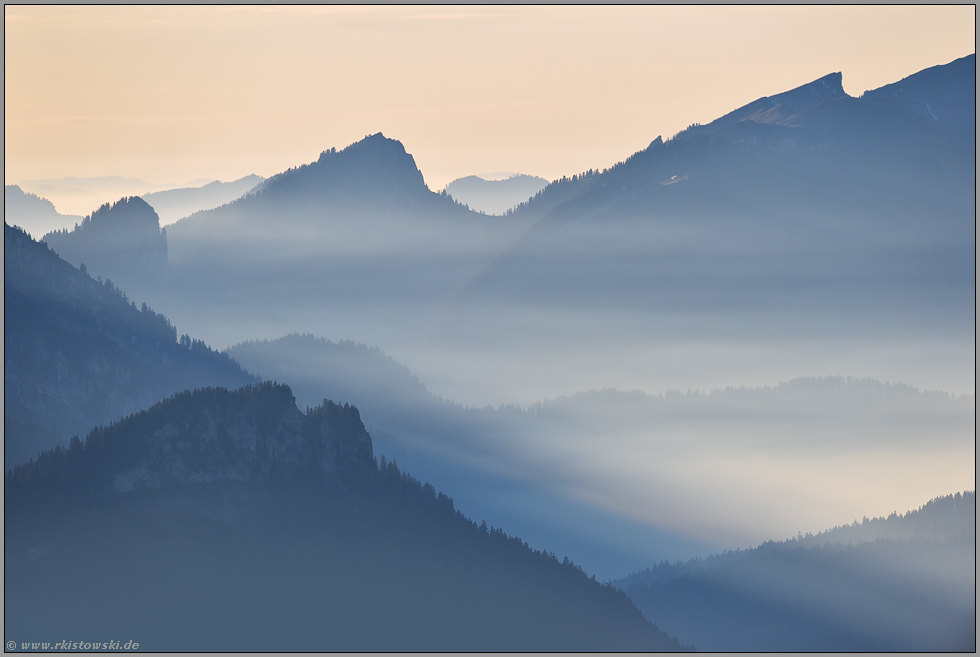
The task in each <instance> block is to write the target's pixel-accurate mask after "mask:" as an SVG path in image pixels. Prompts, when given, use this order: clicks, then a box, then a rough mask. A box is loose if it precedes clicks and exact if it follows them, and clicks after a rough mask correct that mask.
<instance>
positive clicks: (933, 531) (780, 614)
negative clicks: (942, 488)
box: [614, 492, 976, 651]
mask: <svg viewBox="0 0 980 657" xmlns="http://www.w3.org/2000/svg"><path fill="white" fill-rule="evenodd" d="M614 584H615V585H617V586H619V587H620V588H622V589H623V590H625V591H626V592H627V593H628V594H629V595H630V597H631V598H632V599H633V601H634V602H636V603H637V605H638V606H639V607H640V608H641V609H642V610H643V611H644V613H645V614H647V616H648V617H655V618H657V619H658V620H660V622H661V624H662V625H663V626H664V627H666V628H668V630H670V631H677V632H678V634H679V636H680V637H681V639H682V640H688V641H691V640H694V641H697V645H698V646H699V647H700V648H702V649H707V650H718V651H842V650H843V651H936V650H945V651H973V650H974V649H975V647H976V643H975V639H976V495H975V493H974V492H967V493H963V494H960V493H957V494H956V495H949V496H946V497H941V498H936V499H934V500H932V501H930V502H929V503H928V504H925V505H924V506H922V507H921V508H919V509H918V510H915V511H910V512H908V513H906V514H904V515H898V514H895V513H893V514H892V515H891V516H889V517H888V518H876V519H874V520H870V521H869V520H868V518H864V520H863V522H861V523H858V522H857V521H855V522H854V524H853V525H850V526H844V527H837V528H835V529H833V530H829V531H827V532H821V533H820V534H818V535H816V536H810V535H807V536H799V537H798V538H795V539H790V540H788V541H783V542H779V543H775V542H771V541H770V542H768V543H765V544H763V545H761V546H759V547H757V548H754V549H752V550H746V551H736V552H726V553H724V554H720V555H715V556H711V557H709V558H707V559H694V560H690V561H688V562H684V563H681V562H677V563H675V564H670V563H667V562H664V563H662V564H660V565H659V566H656V567H654V568H650V569H647V570H645V571H643V572H640V573H636V574H634V575H631V576H630V577H628V578H625V579H623V580H620V581H617V582H614Z"/></svg>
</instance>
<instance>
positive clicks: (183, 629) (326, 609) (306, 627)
mask: <svg viewBox="0 0 980 657" xmlns="http://www.w3.org/2000/svg"><path fill="white" fill-rule="evenodd" d="M4 510H5V545H4V548H5V555H6V558H5V560H4V586H5V589H4V590H5V593H6V594H7V595H8V596H10V598H11V599H16V600H17V601H18V603H17V604H16V605H7V607H6V611H5V627H6V628H7V631H8V632H11V633H18V634H19V635H23V636H41V635H48V634H50V635H52V636H59V637H60V636H61V635H64V634H66V633H69V634H73V635H74V634H76V633H79V632H81V633H87V634H92V635H98V637H99V638H108V637H109V636H117V635H119V633H120V632H123V633H124V634H125V636H126V637H127V638H129V636H130V634H132V635H133V636H134V637H139V641H140V647H141V649H146V650H160V651H181V650H190V649H195V650H277V651H282V650H286V651H309V650H327V651H337V650H340V651H345V650H348V651H349V650H355V651H361V650H383V651H405V650H408V651H447V650H449V651H512V650H535V651H548V650H567V651H579V650H588V651H654V650H667V651H672V652H673V651H680V650H682V649H683V648H684V647H683V646H681V645H680V644H679V643H677V641H675V640H673V639H670V638H669V637H668V636H667V635H665V634H664V633H663V632H661V631H659V630H658V629H657V628H656V627H655V626H654V625H652V624H651V623H650V622H649V621H647V620H645V619H644V618H643V617H642V616H641V614H640V612H639V611H638V610H637V609H636V608H635V607H634V606H633V605H632V604H631V603H630V602H629V600H628V599H627V598H626V596H625V595H624V594H623V593H622V592H620V591H617V590H615V589H613V588H612V587H609V586H603V585H601V584H599V583H598V582H596V581H595V579H594V578H593V579H591V580H590V579H589V578H588V577H587V576H586V575H585V574H584V573H583V572H582V571H581V570H580V569H578V568H576V567H575V566H574V565H573V564H570V563H569V562H568V559H567V558H566V559H565V560H564V561H563V562H559V561H558V559H557V558H556V557H555V556H554V555H552V554H550V553H545V552H540V551H537V552H536V551H532V550H531V549H529V548H528V547H527V545H526V544H524V543H522V542H521V541H520V540H519V539H516V538H512V537H509V536H507V535H506V534H504V533H503V532H502V531H500V530H498V529H493V528H488V527H487V526H486V524H485V523H484V524H483V525H482V526H479V527H478V526H477V525H476V524H475V523H473V522H472V521H470V520H468V519H466V518H465V517H463V516H462V515H461V514H460V513H458V512H457V511H455V509H454V507H453V502H452V500H451V499H450V498H448V497H447V496H445V495H444V494H442V493H439V494H438V495H437V494H436V491H435V490H434V489H433V487H432V486H431V485H429V484H425V485H424V486H423V485H421V484H420V483H419V482H418V481H417V480H415V479H413V478H412V477H410V476H408V475H407V474H404V473H402V472H401V471H400V470H399V469H398V467H397V466H396V465H394V464H393V463H386V462H385V460H384V459H382V460H381V462H380V463H378V462H376V461H375V460H374V457H373V453H372V448H371V438H370V436H369V435H368V434H367V432H366V431H365V430H364V426H363V425H362V424H361V421H360V418H359V416H358V413H357V410H356V409H355V408H353V407H350V406H347V405H344V406H338V405H336V404H332V403H330V402H325V403H324V404H322V405H319V406H317V407H316V408H313V409H309V410H307V411H306V413H301V412H300V411H299V410H298V409H297V408H296V405H295V402H294V400H293V396H292V394H291V392H290V390H289V388H288V387H286V386H277V385H272V384H267V383H266V384H262V385H259V386H251V387H246V388H242V389H239V390H237V391H233V392H229V391H227V390H225V389H222V388H208V389H204V390H197V391H195V392H185V393H181V394H179V395H176V396H175V397H173V398H171V399H167V400H165V401H163V402H162V403H160V404H157V405H156V406H154V407H152V408H150V409H149V410H147V411H143V412H141V413H139V414H137V415H133V416H130V417H128V418H126V419H124V420H122V421H120V422H118V423H116V424H114V425H112V426H110V427H107V428H101V429H96V430H94V431H93V432H92V433H90V434H89V436H88V438H87V439H86V440H85V441H84V442H82V441H79V440H78V439H77V438H75V439H73V440H72V442H71V444H70V446H69V447H68V448H67V449H65V448H61V447H58V448H56V449H55V450H52V451H49V452H46V453H43V454H41V455H40V456H39V457H38V458H37V460H36V461H33V462H31V463H29V464H27V465H24V466H20V467H18V468H16V469H14V470H13V471H12V472H9V471H8V473H7V476H6V477H5V482H4ZM110 537H111V538H110ZM52 578H53V581H56V582H57V583H58V585H57V586H51V585H50V582H51V581H52ZM96 591H99V593H98V594H96V593H95V592H96ZM102 592H104V593H102ZM110 592H112V593H110ZM79 638H82V639H84V638H89V637H79Z"/></svg>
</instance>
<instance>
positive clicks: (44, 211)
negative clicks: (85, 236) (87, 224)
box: [3, 185, 82, 235]
mask: <svg viewBox="0 0 980 657" xmlns="http://www.w3.org/2000/svg"><path fill="white" fill-rule="evenodd" d="M3 215H4V218H3V220H4V221H5V222H7V223H8V224H10V225H11V226H19V227H20V228H23V229H24V230H26V231H27V232H28V233H32V234H34V235H43V234H44V233H48V232H51V231H52V230H59V229H63V228H67V227H68V226H71V225H72V224H77V223H78V222H80V221H82V217H79V216H76V215H67V214H59V213H58V211H57V210H56V209H55V207H54V204H52V203H51V201H49V200H48V199H46V198H41V197H39V196H37V195H36V194H30V193H28V192H25V191H24V190H22V189H21V188H20V187H18V186H17V185H4V187H3Z"/></svg>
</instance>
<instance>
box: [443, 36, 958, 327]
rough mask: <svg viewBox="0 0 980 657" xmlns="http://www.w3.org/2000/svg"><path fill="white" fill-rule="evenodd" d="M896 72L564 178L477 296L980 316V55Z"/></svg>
mask: <svg viewBox="0 0 980 657" xmlns="http://www.w3.org/2000/svg"><path fill="white" fill-rule="evenodd" d="M896 84H898V85H899V86H900V87H901V88H902V89H905V90H906V91H904V92H902V93H904V94H905V95H906V96H908V98H907V99H905V100H903V99H902V98H905V97H904V96H903V97H902V98H898V96H896V94H898V93H899V92H898V91H897V88H895V89H891V90H890V87H883V88H882V89H880V90H874V91H869V92H867V93H866V94H864V96H862V97H861V98H854V97H851V96H848V95H847V94H845V93H844V92H843V89H842V88H841V76H840V74H837V73H835V74H831V75H828V76H825V77H823V78H821V79H819V80H816V81H814V82H812V83H809V84H807V85H803V86H801V87H798V88H796V89H793V90H791V91H788V92H785V93H782V94H778V95H775V96H772V97H768V98H762V99H759V100H756V101H754V102H752V103H750V104H748V105H746V106H744V107H742V108H740V109H737V110H735V111H733V112H731V113H729V114H727V115H726V116H724V117H721V118H719V119H718V120H716V121H713V122H711V123H709V124H707V125H704V126H692V127H691V128H689V129H687V130H685V131H683V132H681V133H679V134H678V135H676V136H675V137H674V138H673V139H670V140H668V141H666V142H665V141H663V140H662V139H660V138H658V139H657V140H654V142H653V143H652V144H651V145H650V147H649V148H647V149H645V150H643V151H640V152H638V153H636V154H634V155H633V156H631V157H630V158H628V159H627V160H625V161H624V162H622V163H620V164H618V165H616V166H614V167H612V168H611V169H609V170H606V171H602V172H598V171H590V172H586V173H585V174H582V175H580V176H572V177H571V178H567V177H566V178H563V179H562V180H559V181H556V182H554V183H552V184H551V185H549V186H548V187H547V188H545V189H544V190H542V191H541V192H540V193H539V194H537V195H536V196H535V197H534V198H532V199H530V200H529V201H528V202H527V203H525V204H522V205H521V206H520V207H518V208H517V209H516V210H515V212H514V216H516V217H521V216H524V217H525V219H526V220H528V221H534V222H535V223H534V225H533V227H532V228H531V229H530V230H529V231H528V232H527V233H526V234H524V235H523V236H522V237H521V238H520V239H519V240H518V241H516V242H515V243H514V244H513V245H511V246H510V247H509V248H508V249H507V251H506V252H505V253H503V254H502V255H501V256H500V257H498V258H497V259H496V260H495V261H494V262H493V263H492V264H491V265H490V266H489V267H488V268H487V269H486V270H485V271H483V272H481V274H480V275H479V276H477V277H476V278H475V279H473V280H472V281H471V282H470V283H469V285H468V287H467V290H466V292H465V293H464V294H463V295H461V297H460V298H459V300H458V303H459V306H460V308H461V309H465V308H466V307H467V306H470V307H478V306H481V305H482V306H486V305H491V306H494V307H496V306H500V305H507V306H511V307H523V308H530V307H533V308H542V307H547V308H552V309H568V310H573V309H582V308H590V309H592V310H593V311H594V310H596V309H598V308H604V309H606V310H609V311H616V312H626V311H628V312H630V313H652V314H653V315H654V316H656V315H658V314H659V315H661V316H663V315H665V314H670V313H681V314H683V313H697V314H700V313H705V312H708V313H736V314H738V315H752V314H757V315H760V314H775V315H779V316H780V323H776V324H774V323H772V322H766V324H767V326H768V327H769V329H773V328H777V327H779V328H784V327H787V326H788V324H787V323H790V324H792V322H798V323H799V324H811V325H812V323H813V322H814V321H817V322H820V321H823V320H821V319H820V318H821V317H824V318H825V317H830V316H842V315H849V316H851V317H866V318H868V321H870V322H872V324H875V325H879V326H880V325H881V324H882V323H885V324H888V325H890V326H894V325H895V323H896V321H897V320H898V318H900V317H901V318H905V319H906V320H907V321H908V322H912V323H915V325H916V326H921V325H922V324H923V322H926V323H929V324H930V325H931V326H933V327H934V328H933V329H930V330H937V329H936V328H935V327H938V326H949V325H953V324H955V325H957V326H962V325H963V323H964V322H966V321H971V322H972V299H973V290H974V277H973V259H974V249H973V244H974V236H975V228H974V201H975V163H974V159H973V154H972V150H969V149H967V150H964V149H963V144H964V143H972V142H973V137H972V135H973V132H972V131H966V128H965V125H966V122H964V121H962V120H961V118H960V117H963V116H970V117H972V116H974V115H975V98H974V96H975V94H974V90H975V57H974V56H973V55H971V56H970V57H967V58H964V59H963V60H957V61H956V62H953V63H951V64H948V65H946V66H940V67H934V68H931V69H927V70H925V71H922V72H920V73H918V74H916V75H915V76H911V77H910V78H908V79H907V80H906V81H903V82H902V83H896ZM944 90H955V93H952V92H950V93H948V94H947V93H946V91H944ZM916 94H918V95H916ZM899 95H901V94H899ZM912 99H914V100H912ZM933 103H935V104H936V105H937V107H939V108H941V111H940V113H941V114H943V115H944V116H948V117H950V118H949V119H948V120H945V121H943V122H938V123H937V122H936V121H931V119H930V120H929V121H926V120H925V119H923V111H925V110H924V108H925V107H926V106H929V107H931V106H932V104H933ZM942 108H945V109H942ZM937 116H938V115H937ZM927 308H928V311H927V310H926V309H927ZM940 317H942V319H939V318H940ZM474 321H476V323H480V322H481V321H482V319H481V320H474ZM862 321H863V320H862ZM909 325H911V324H909ZM800 328H801V326H799V325H795V328H793V329H792V330H794V331H799V330H800ZM769 329H766V330H769ZM493 330H494V331H496V332H497V333H501V332H504V333H506V332H507V328H506V325H499V324H498V325H494V327H493ZM831 330H833V329H831Z"/></svg>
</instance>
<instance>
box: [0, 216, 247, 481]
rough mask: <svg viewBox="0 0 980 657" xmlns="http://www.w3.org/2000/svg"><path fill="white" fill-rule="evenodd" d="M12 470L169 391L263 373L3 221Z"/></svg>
mask: <svg viewBox="0 0 980 657" xmlns="http://www.w3.org/2000/svg"><path fill="white" fill-rule="evenodd" d="M4 256H5V257H4V352H5V353H4V434H5V441H4V459H5V463H6V465H7V467H10V466H12V465H15V464H17V463H22V462H24V461H26V460H27V459H28V458H30V457H32V456H34V455H36V454H37V453H38V452H39V451H41V450H43V449H47V448H50V447H52V446H54V445H56V444H59V443H67V441H68V440H69V439H70V438H71V436H72V435H74V434H77V435H85V434H86V433H88V431H90V430H91V429H92V428H93V427H94V426H97V425H101V424H108V423H109V422H112V421H114V420H118V419H119V418H121V417H123V416H125V415H128V414H130V413H133V412H135V411H137V410H139V409H141V408H147V407H148V406H149V405H150V404H152V403H155V402H157V401H159V400H161V399H163V398H164V397H166V396H168V395H172V394H173V393H175V392H178V391H180V390H184V389H187V388H195V387H204V386H208V385H225V386H231V387H236V386H240V385H243V384H246V383H251V382H254V381H255V378H254V377H253V376H252V375H250V374H249V373H247V372H245V371H244V370H242V368H241V367H240V366H239V365H238V364H237V363H236V362H235V361H233V360H232V359H231V358H229V357H228V356H227V355H225V354H222V353H219V352H217V351H215V350H213V349H211V348H210V347H208V346H207V345H206V344H204V342H202V341H200V340H194V339H192V338H190V337H189V336H187V335H183V336H180V338H179V339H178V336H177V330H176V328H174V326H173V325H171V323H170V321H169V320H168V319H167V318H166V317H164V316H163V315H160V314H158V313H156V312H154V311H153V310H152V309H151V308H150V307H149V306H147V305H146V304H145V303H143V304H141V306H140V307H137V306H136V302H134V301H130V300H129V299H128V298H127V297H126V295H125V294H124V293H123V292H122V291H121V290H119V289H118V288H117V287H116V286H115V284H114V283H113V282H112V281H111V280H110V279H104V280H101V279H100V280H95V279H93V278H92V277H91V276H89V275H88V273H87V271H86V268H85V267H82V268H81V269H76V268H75V267H73V266H72V265H70V264H69V263H67V262H65V261H64V260H63V259H61V258H59V257H58V255H57V254H56V253H54V252H53V251H51V249H50V248H48V247H47V245H46V244H45V243H43V242H36V241H34V240H32V239H31V238H30V236H29V235H27V234H26V233H25V232H23V231H22V230H20V229H18V228H13V227H11V226H9V225H7V224H4Z"/></svg>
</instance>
